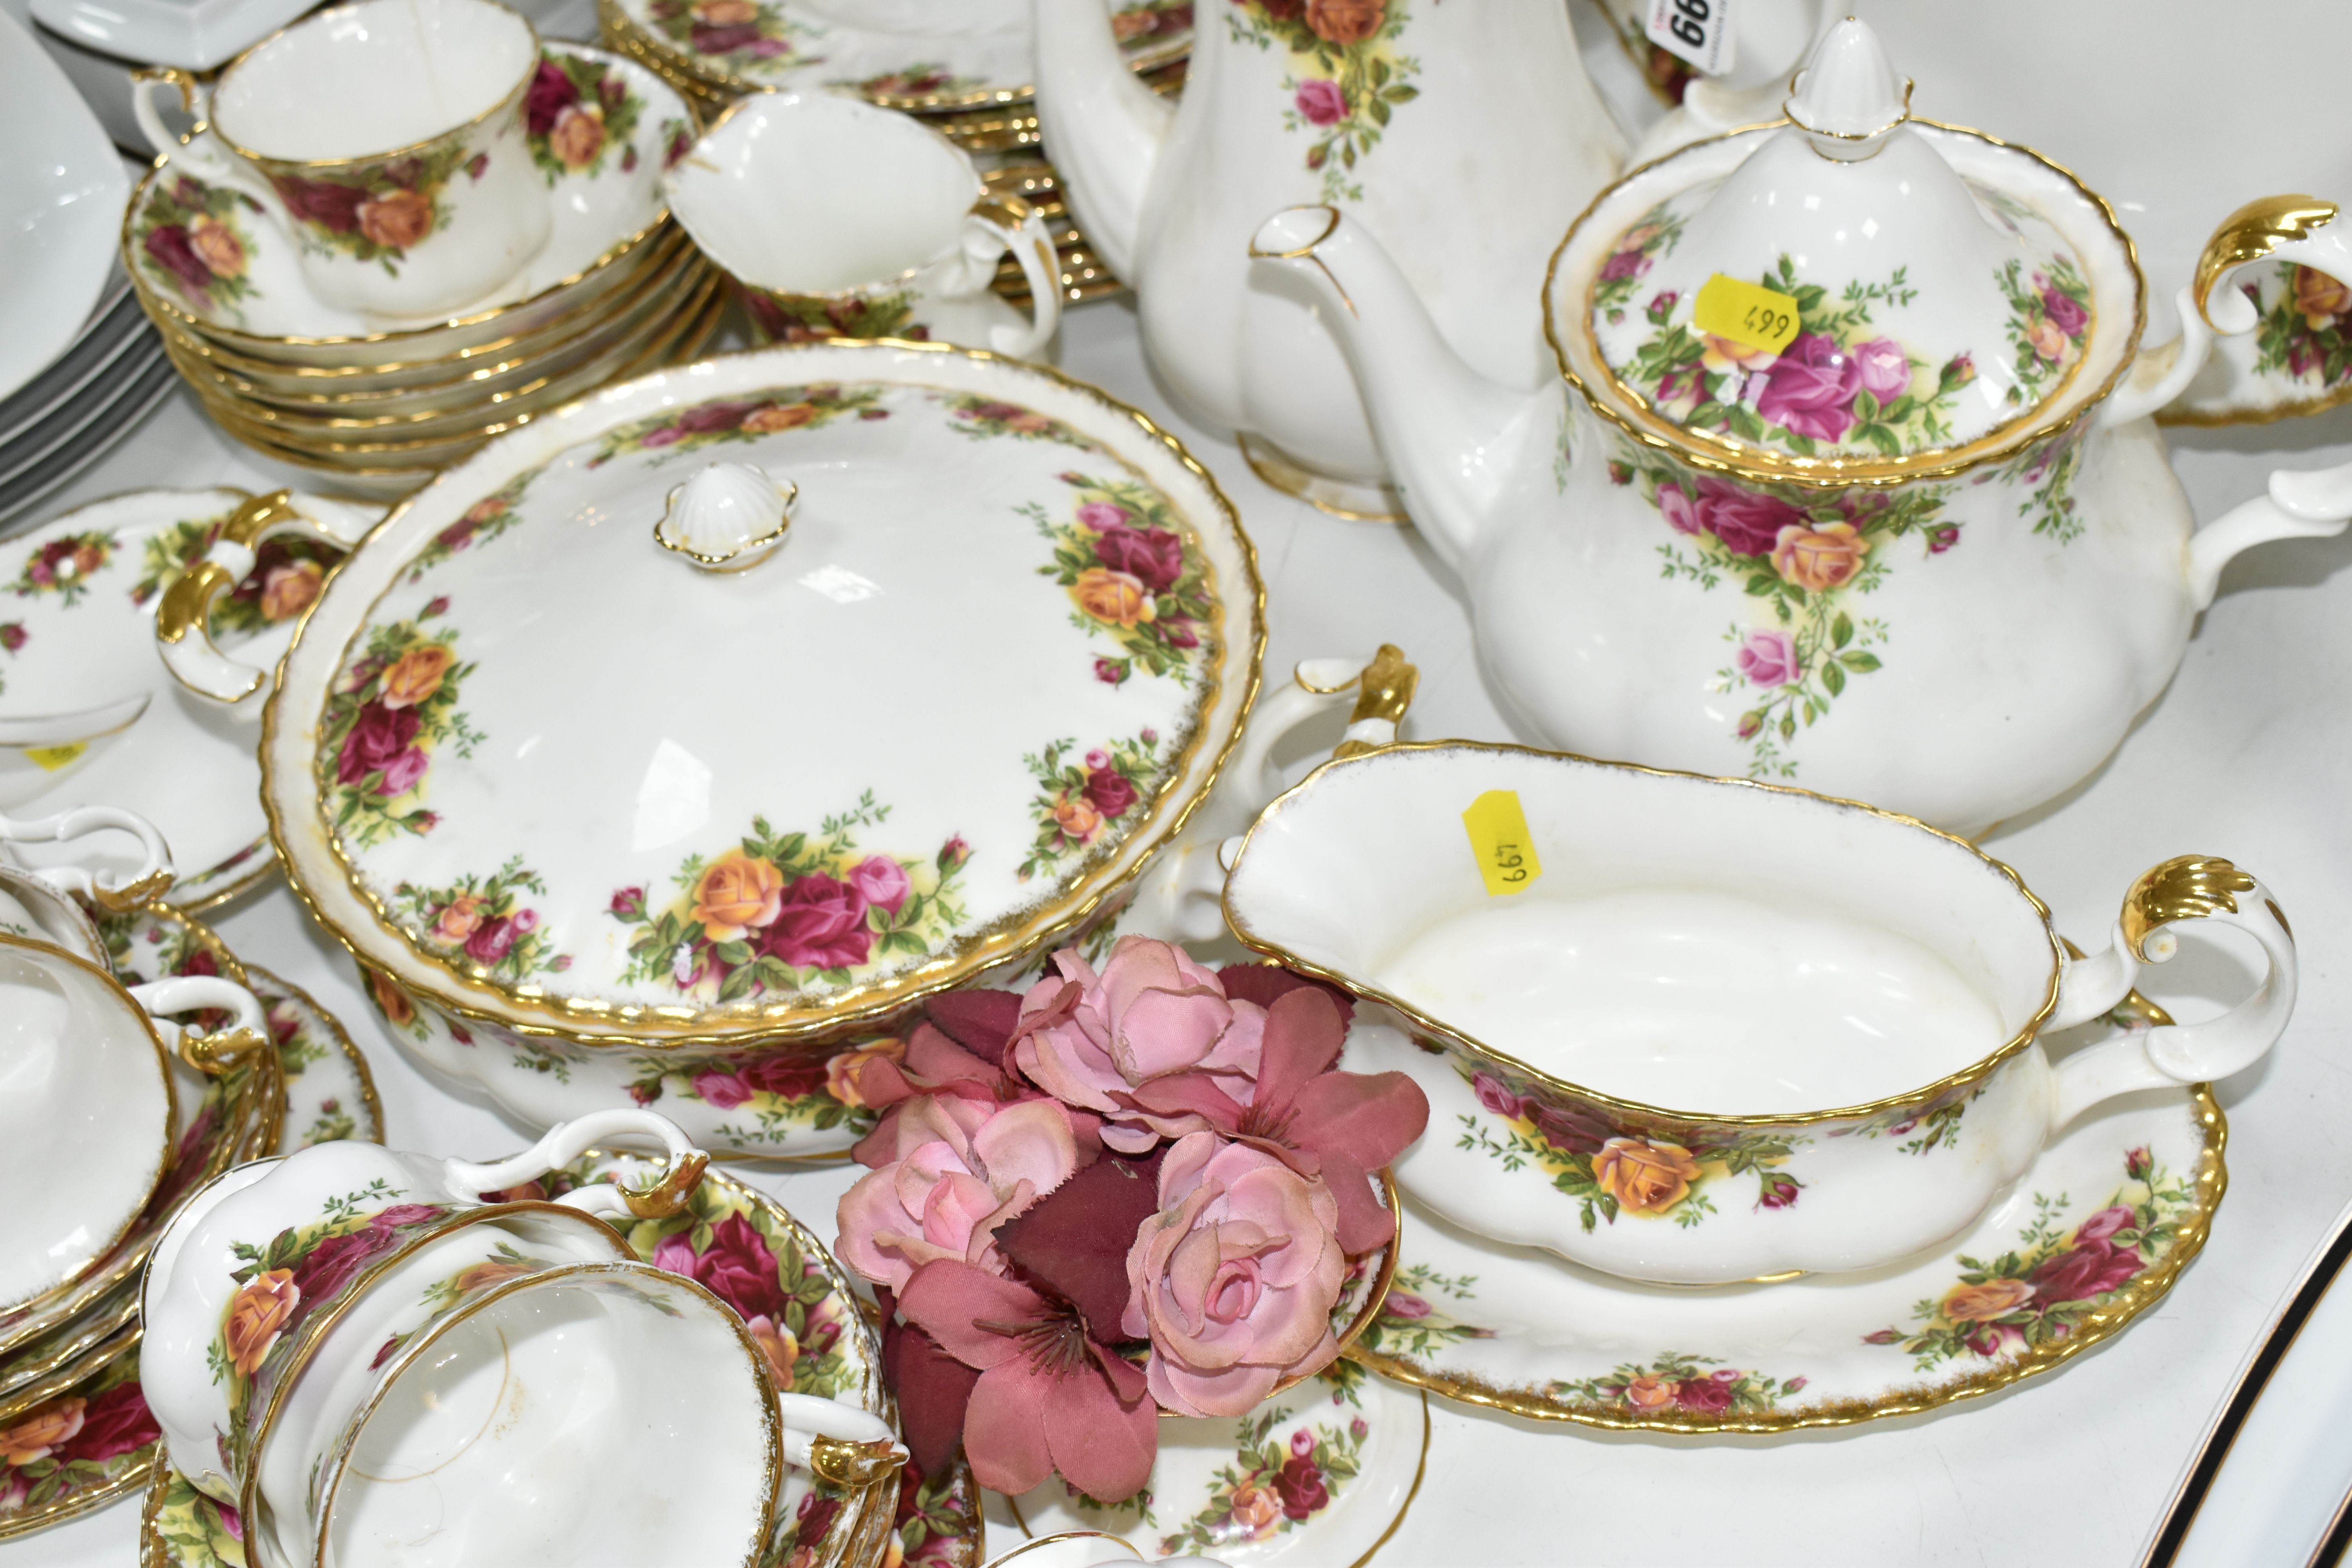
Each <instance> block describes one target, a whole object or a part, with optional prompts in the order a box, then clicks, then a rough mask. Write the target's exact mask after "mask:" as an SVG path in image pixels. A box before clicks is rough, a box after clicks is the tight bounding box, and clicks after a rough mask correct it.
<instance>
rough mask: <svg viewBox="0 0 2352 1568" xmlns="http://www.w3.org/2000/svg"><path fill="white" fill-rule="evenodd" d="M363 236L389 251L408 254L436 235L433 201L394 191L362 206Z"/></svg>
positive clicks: (361, 230)
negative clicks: (399, 251) (434, 231)
mask: <svg viewBox="0 0 2352 1568" xmlns="http://www.w3.org/2000/svg"><path fill="white" fill-rule="evenodd" d="M359 219H360V232H361V233H362V234H363V235H366V236H367V237H369V238H370V239H372V240H373V241H375V242H376V243H377V244H378V245H381V246H383V247H384V248H385V249H386V250H406V249H407V248H408V247H410V246H412V245H415V243H416V242H417V241H419V240H421V239H423V238H424V237H425V236H426V235H428V234H431V233H432V232H433V200H432V198H431V197H430V196H427V195H425V194H424V193H423V192H421V191H404V190H390V191H386V192H385V193H384V194H383V195H380V196H376V197H374V198H373V199H372V200H369V201H364V202H362V203H361V204H360V210H359Z"/></svg>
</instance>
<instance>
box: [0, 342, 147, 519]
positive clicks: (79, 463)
mask: <svg viewBox="0 0 2352 1568" xmlns="http://www.w3.org/2000/svg"><path fill="white" fill-rule="evenodd" d="M179 380H180V378H179V376H178V375H177V374H175V373H174V372H173V369H172V366H171V362H170V361H168V360H166V359H165V358H164V357H163V349H162V345H160V344H157V345H155V347H154V350H153V357H152V360H151V361H149V362H148V363H147V364H146V368H144V369H142V371H140V372H139V373H138V374H136V375H135V376H132V377H131V378H129V379H128V380H127V381H126V382H125V383H124V384H122V385H121V387H120V388H119V389H118V390H116V391H115V392H114V393H113V394H112V395H111V396H110V398H109V399H108V401H107V402H106V404H105V405H104V410H103V413H102V414H101V415H100V416H99V417H97V418H94V419H93V420H92V421H91V422H90V424H89V426H86V427H85V429H84V432H83V438H82V439H80V440H79V441H72V442H68V444H66V445H65V446H63V447H59V448H58V450H56V451H55V452H52V453H51V454H50V455H49V456H48V457H47V458H44V459H43V460H42V461H41V462H40V463H39V464H38V465H37V466H36V467H34V468H28V469H26V471H25V472H23V473H21V474H19V475H17V476H16V479H12V480H10V481H9V482H8V483H7V484H6V485H5V486H0V525H5V524H6V523H7V522H8V521H9V520H10V519H12V518H14V517H16V514H18V513H20V512H23V511H25V510H27V509H29V508H31V507H32V506H33V505H35V504H36V503H37V502H38V501H39V500H41V499H42V498H43V497H45V496H47V495H49V494H50V493H52V492H53V491H55V490H58V489H61V488H62V487H63V486H65V485H66V484H68V483H69V482H70V481H71V480H72V479H74V478H75V477H76V476H78V475H79V474H80V473H81V471H82V470H83V469H85V468H89V466H90V465H91V464H93V463H95V462H97V461H98V460H99V459H100V458H103V457H104V456H106V454H107V453H108V452H110V451H111V450H113V449H114V447H115V445H116V443H118V442H120V441H121V440H122V438H123V437H126V436H128V435H130V434H131V432H132V431H133V430H135V429H137V428H138V427H139V422H140V421H141V420H142V419H144V418H146V417H147V416H148V414H149V413H150V412H151V411H152V410H153V408H154V406H155V405H157V404H158V403H161V402H162V401H163V399H164V398H165V397H167V396H169V395H171V392H172V390H173V388H174V387H176V386H177V385H178V384H179Z"/></svg>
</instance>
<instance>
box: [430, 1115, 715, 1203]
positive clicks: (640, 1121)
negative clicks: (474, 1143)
mask: <svg viewBox="0 0 2352 1568" xmlns="http://www.w3.org/2000/svg"><path fill="white" fill-rule="evenodd" d="M625 1138H634V1139H639V1140H647V1141H651V1142H658V1143H660V1144H661V1145H662V1147H663V1148H665V1149H667V1151H668V1152H669V1168H668V1169H667V1171H665V1172H663V1173H662V1176H661V1179H660V1180H658V1181H656V1182H655V1183H653V1184H650V1185H648V1186H644V1187H625V1186H622V1185H620V1184H618V1183H616V1182H599V1183H597V1184H594V1185H593V1186H586V1187H579V1188H575V1189H574V1190H572V1192H568V1193H566V1194H563V1195H562V1197H560V1198H558V1199H556V1200H555V1201H556V1202H558V1203H560V1204H562V1205H565V1206H566V1207H568V1208H575V1209H578V1210H580V1211H581V1212H583V1214H593V1215H600V1216H602V1217H604V1218H607V1219H617V1218H620V1217H622V1216H624V1215H630V1216H634V1217H635V1218H638V1219H667V1218H668V1217H669V1216H670V1215H674V1214H676V1213H677V1212H678V1210H680V1209H682V1208H684V1207H685V1206H686V1200H687V1199H688V1198H689V1197H691V1196H692V1195H693V1194H694V1189H695V1188H697V1187H698V1186H700V1185H701V1184H702V1173H703V1172H704V1171H705V1170H707V1169H708V1168H709V1164H710V1156H709V1155H708V1154H706V1153H704V1152H702V1151H701V1150H700V1149H698V1148H696V1147H695V1145H694V1141H693V1140H692V1139H690V1138H688V1136H687V1135H686V1131H685V1130H684V1129H683V1128H681V1127H679V1126H678V1124H677V1122H675V1121H671V1120H670V1119H669V1118H668V1117H667V1116H663V1115H661V1114H660V1113H658V1112H656V1111H651V1110H597V1111H591V1112H590V1113H589V1114H588V1115H586V1116H579V1117H574V1118H573V1119H572V1120H571V1121H559V1122H557V1123H556V1124H555V1125H554V1126H552V1127H551V1128H549V1129H548V1130H547V1135H546V1136H545V1137H543V1138H541V1140H540V1141H539V1142H536V1143H534V1144H532V1145H531V1146H530V1148H528V1149H526V1150H524V1151H523V1152H521V1153H520V1154H516V1155H514V1156H512V1157H511V1158H509V1159H505V1160H500V1161H499V1162H498V1163H495V1164H489V1165H478V1164H476V1163H473V1162H472V1161H470V1160H445V1161H443V1162H442V1164H441V1170H442V1174H443V1176H444V1178H445V1179H446V1181H447V1182H448V1184H449V1190H450V1192H451V1193H452V1194H456V1195H457V1196H459V1197H461V1198H464V1199H467V1200H468V1201H473V1202H478V1201H480V1199H481V1195H482V1194H485V1193H499V1192H504V1191H505V1190H506V1189H507V1188H509V1187H519V1186H520V1185H522V1184H524V1183H525V1182H529V1181H534V1180H536V1179H537V1178H539V1177H541V1176H543V1175H545V1174H546V1173H548V1172H550V1171H552V1170H555V1169H557V1168H559V1167H561V1166H564V1165H568V1164H570V1163H572V1161H574V1160H577V1159H578V1158H580V1156H581V1155H583V1154H584V1153H586V1152H588V1151H589V1150H591V1149H595V1148H601V1147H604V1146H605V1145H607V1144H610V1143H613V1142H615V1141H616V1140H620V1139H625Z"/></svg>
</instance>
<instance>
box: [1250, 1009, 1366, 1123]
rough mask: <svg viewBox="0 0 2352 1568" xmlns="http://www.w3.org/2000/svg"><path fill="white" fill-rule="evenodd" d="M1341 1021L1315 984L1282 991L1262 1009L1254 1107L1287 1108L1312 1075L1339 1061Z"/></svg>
mask: <svg viewBox="0 0 2352 1568" xmlns="http://www.w3.org/2000/svg"><path fill="white" fill-rule="evenodd" d="M1347 1037H1348V1025H1347V1021H1346V1020H1345V1019H1343V1018H1342V1017H1341V1016H1339V1008H1337V1007H1335V1006H1333V1005H1331V998H1330V996H1329V995H1328V994H1327V993H1326V992H1324V991H1323V990H1322V989H1321V988H1320V987H1319V986H1318V987H1307V986H1300V987H1297V988H1296V989H1293V990H1290V991H1286V992H1284V993H1283V994H1281V995H1280V996H1278V997H1276V999H1275V1003H1274V1005H1273V1006H1271V1007H1268V1008H1267V1009H1266V1010H1265V1047H1264V1049H1263V1051H1262V1052H1261V1054H1260V1056H1259V1059H1258V1069H1257V1106H1258V1109H1259V1110H1261V1111H1270V1112H1271V1111H1280V1110H1286V1109H1288V1107H1289V1105H1290V1103H1291V1101H1292V1100H1293V1099H1294V1098H1295V1097H1296V1096H1297V1093H1298V1091H1299V1090H1300V1089H1302V1088H1304V1087H1305V1086H1306V1085H1307V1083H1308V1082H1309V1081H1310V1080H1312V1079H1314V1077H1315V1075H1316V1074H1318V1073H1320V1072H1324V1071H1327V1070H1328V1068H1330V1066H1331V1064H1332V1063H1333V1062H1336V1061H1338V1060H1339V1047H1340V1046H1341V1045H1342V1044H1343V1043H1345V1041H1346V1040H1347Z"/></svg>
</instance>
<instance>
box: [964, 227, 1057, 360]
mask: <svg viewBox="0 0 2352 1568" xmlns="http://www.w3.org/2000/svg"><path fill="white" fill-rule="evenodd" d="M965 222H966V223H968V224H970V225H971V228H972V230H973V231H974V232H975V233H977V234H979V235H982V236H985V237H987V238H988V240H989V241H990V243H992V245H993V246H995V247H1001V248H1002V249H1003V250H1007V251H1010V252H1012V254H1013V260H1014V261H1016V262H1018V263H1019V264H1020V267H1021V276H1022V278H1023V279H1024V280H1026V281H1027V283H1028V285H1029V324H1028V325H1027V326H1026V327H1006V326H1000V327H992V328H990V329H989V333H988V346H989V347H990V348H992V349H993V350H995V351H996V352H997V353H1001V354H1009V355H1011V356H1012V357H1013V358H1014V359H1028V358H1031V357H1033V356H1034V355H1035V354H1037V353H1040V352H1041V351H1043V350H1044V348H1045V345H1046V344H1047V343H1049V342H1053V341H1054V334H1055V332H1057V331H1060V330H1061V327H1062V261H1061V258H1060V257H1058V256H1056V255H1055V253H1054V237H1053V236H1052V235H1050V234H1048V233H1047V232H1046V230H1045V218H1044V217H1043V216H1040V215H1039V214H1038V212H1037V209H1036V208H1034V207H1033V206H1031V205H1029V204H1028V203H1027V202H1025V201H1024V200H1022V199H1021V198H1020V197H1019V196H1016V195H1011V194H1010V193H1007V194H1005V195H989V196H982V197H981V198H980V200H978V201H976V202H974V203H972V205H971V212H970V213H968V214H966V215H965ZM995 263H996V258H995V257H994V256H993V255H991V256H990V258H988V266H987V267H986V268H985V269H984V270H982V271H981V272H979V273H978V276H979V277H980V278H982V279H992V278H993V277H995V275H996V265H995Z"/></svg>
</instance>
